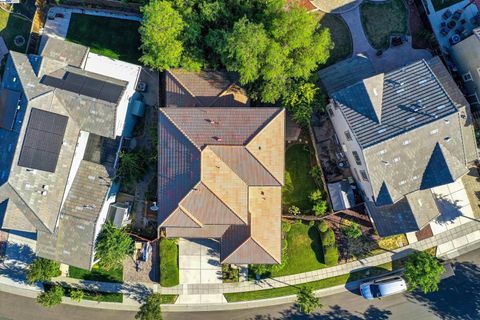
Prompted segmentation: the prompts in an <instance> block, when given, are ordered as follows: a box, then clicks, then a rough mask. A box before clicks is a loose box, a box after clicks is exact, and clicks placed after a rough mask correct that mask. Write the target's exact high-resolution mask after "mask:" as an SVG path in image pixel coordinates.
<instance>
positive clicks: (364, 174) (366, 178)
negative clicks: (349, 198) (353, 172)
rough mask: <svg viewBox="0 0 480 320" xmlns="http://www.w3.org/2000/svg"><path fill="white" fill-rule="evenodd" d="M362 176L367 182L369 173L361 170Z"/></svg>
mask: <svg viewBox="0 0 480 320" xmlns="http://www.w3.org/2000/svg"><path fill="white" fill-rule="evenodd" d="M360 175H361V176H362V179H363V180H365V181H368V177H367V173H366V172H365V170H360Z"/></svg>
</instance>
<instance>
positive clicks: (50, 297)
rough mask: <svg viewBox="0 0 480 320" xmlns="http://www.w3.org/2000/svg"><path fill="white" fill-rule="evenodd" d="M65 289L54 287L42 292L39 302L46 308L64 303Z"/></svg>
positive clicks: (38, 298)
mask: <svg viewBox="0 0 480 320" xmlns="http://www.w3.org/2000/svg"><path fill="white" fill-rule="evenodd" d="M63 293H64V291H63V288H62V287H61V286H53V287H52V288H50V290H48V291H45V292H42V293H41V294H40V295H39V296H38V297H37V302H38V303H40V304H41V305H42V306H44V307H48V308H49V307H53V306H54V305H57V304H60V303H62V297H63Z"/></svg>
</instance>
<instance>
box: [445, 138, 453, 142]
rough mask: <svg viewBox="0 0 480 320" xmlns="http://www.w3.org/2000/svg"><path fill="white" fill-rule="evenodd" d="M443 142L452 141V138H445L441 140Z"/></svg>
mask: <svg viewBox="0 0 480 320" xmlns="http://www.w3.org/2000/svg"><path fill="white" fill-rule="evenodd" d="M443 140H445V141H446V142H449V141H450V140H452V138H450V137H445V139H443Z"/></svg>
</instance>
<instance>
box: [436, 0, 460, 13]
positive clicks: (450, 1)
mask: <svg viewBox="0 0 480 320" xmlns="http://www.w3.org/2000/svg"><path fill="white" fill-rule="evenodd" d="M460 1H462V0H432V4H433V8H434V9H435V11H440V10H442V9H445V8H448V7H450V6H451V5H454V4H455V3H458V2H460Z"/></svg>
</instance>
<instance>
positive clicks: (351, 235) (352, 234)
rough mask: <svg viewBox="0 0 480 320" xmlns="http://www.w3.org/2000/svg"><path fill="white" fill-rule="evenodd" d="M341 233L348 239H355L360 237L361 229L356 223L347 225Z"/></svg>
mask: <svg viewBox="0 0 480 320" xmlns="http://www.w3.org/2000/svg"><path fill="white" fill-rule="evenodd" d="M342 231H343V234H344V235H345V236H346V237H347V238H348V239H357V238H359V237H361V236H362V229H361V228H360V225H359V224H358V223H356V222H351V223H349V224H348V225H347V226H346V227H344V228H343V230H342Z"/></svg>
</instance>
